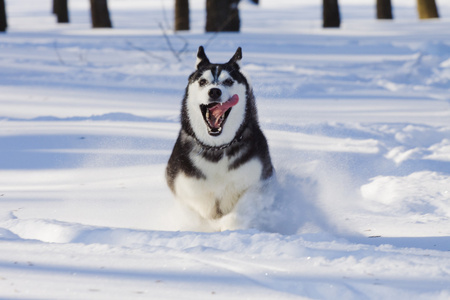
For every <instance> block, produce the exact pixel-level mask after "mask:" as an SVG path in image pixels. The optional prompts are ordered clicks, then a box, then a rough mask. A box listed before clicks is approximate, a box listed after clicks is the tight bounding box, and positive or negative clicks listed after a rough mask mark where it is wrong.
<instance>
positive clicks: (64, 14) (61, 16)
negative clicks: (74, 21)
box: [53, 0, 69, 23]
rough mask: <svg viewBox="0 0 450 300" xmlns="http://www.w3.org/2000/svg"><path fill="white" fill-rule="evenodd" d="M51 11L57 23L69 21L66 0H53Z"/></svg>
mask: <svg viewBox="0 0 450 300" xmlns="http://www.w3.org/2000/svg"><path fill="white" fill-rule="evenodd" d="M53 13H54V14H56V18H57V21H58V23H69V9H68V7H67V0H53Z"/></svg>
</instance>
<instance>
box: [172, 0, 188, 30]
mask: <svg viewBox="0 0 450 300" xmlns="http://www.w3.org/2000/svg"><path fill="white" fill-rule="evenodd" d="M178 30H189V0H175V31H178Z"/></svg>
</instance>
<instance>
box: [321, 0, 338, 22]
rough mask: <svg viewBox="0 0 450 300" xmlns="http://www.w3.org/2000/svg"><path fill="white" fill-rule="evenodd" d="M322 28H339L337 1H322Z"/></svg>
mask: <svg viewBox="0 0 450 300" xmlns="http://www.w3.org/2000/svg"><path fill="white" fill-rule="evenodd" d="M322 9H323V27H324V28H327V27H339V26H341V17H340V14H339V4H338V0H323V7H322Z"/></svg>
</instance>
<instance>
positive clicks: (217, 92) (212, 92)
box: [208, 88, 222, 100]
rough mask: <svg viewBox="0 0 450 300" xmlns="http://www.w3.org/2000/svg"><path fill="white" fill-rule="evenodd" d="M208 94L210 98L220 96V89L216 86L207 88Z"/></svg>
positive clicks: (214, 98) (215, 98)
mask: <svg viewBox="0 0 450 300" xmlns="http://www.w3.org/2000/svg"><path fill="white" fill-rule="evenodd" d="M208 95H209V97H211V99H213V100H217V99H219V97H220V96H222V91H221V90H220V89H218V88H212V89H210V90H209V92H208Z"/></svg>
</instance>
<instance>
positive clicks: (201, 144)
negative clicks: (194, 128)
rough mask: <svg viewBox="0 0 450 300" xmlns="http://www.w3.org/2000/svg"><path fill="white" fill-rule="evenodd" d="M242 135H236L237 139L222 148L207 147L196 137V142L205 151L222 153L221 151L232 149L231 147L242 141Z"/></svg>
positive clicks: (221, 146)
mask: <svg viewBox="0 0 450 300" xmlns="http://www.w3.org/2000/svg"><path fill="white" fill-rule="evenodd" d="M242 137H243V136H242V134H240V135H236V136H235V138H234V139H233V140H232V141H231V142H229V143H227V144H223V145H220V146H209V145H205V144H204V143H203V142H202V141H200V140H199V139H198V138H197V137H196V136H194V139H195V141H196V142H197V144H198V145H199V146H200V147H201V148H202V150H203V151H221V150H225V149H227V148H228V147H230V146H231V145H233V144H235V143H238V142H240V141H242Z"/></svg>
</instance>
